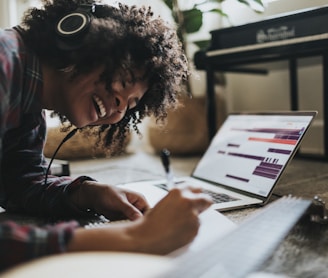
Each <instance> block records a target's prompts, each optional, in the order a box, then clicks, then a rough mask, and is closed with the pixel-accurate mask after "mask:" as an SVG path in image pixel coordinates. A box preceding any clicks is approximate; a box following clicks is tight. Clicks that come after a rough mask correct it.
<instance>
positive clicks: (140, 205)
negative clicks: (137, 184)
mask: <svg viewBox="0 0 328 278" xmlns="http://www.w3.org/2000/svg"><path fill="white" fill-rule="evenodd" d="M126 198H127V200H128V202H129V203H130V204H132V205H133V206H134V207H136V208H137V209H138V210H139V211H140V212H142V213H145V212H146V211H148V210H149V209H150V205H149V203H148V202H147V200H146V198H144V197H143V196H139V195H136V194H129V193H127V194H126Z"/></svg>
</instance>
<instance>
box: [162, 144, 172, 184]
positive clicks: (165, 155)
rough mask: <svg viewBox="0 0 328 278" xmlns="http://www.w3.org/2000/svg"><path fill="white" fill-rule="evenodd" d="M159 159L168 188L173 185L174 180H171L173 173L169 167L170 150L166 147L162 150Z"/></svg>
mask: <svg viewBox="0 0 328 278" xmlns="http://www.w3.org/2000/svg"><path fill="white" fill-rule="evenodd" d="M161 159H162V164H163V166H164V170H165V174H166V187H167V189H168V190H170V189H172V188H173V186H174V181H173V174H172V171H171V168H170V151H169V150H168V149H163V150H162V152H161Z"/></svg>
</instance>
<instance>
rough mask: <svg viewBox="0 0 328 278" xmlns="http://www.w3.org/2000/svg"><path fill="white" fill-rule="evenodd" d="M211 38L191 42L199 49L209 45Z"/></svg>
mask: <svg viewBox="0 0 328 278" xmlns="http://www.w3.org/2000/svg"><path fill="white" fill-rule="evenodd" d="M210 42H211V40H202V41H194V42H192V43H194V44H196V45H197V46H198V47H199V48H200V49H206V48H207V47H208V46H209V45H210Z"/></svg>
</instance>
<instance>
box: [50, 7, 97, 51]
mask: <svg viewBox="0 0 328 278" xmlns="http://www.w3.org/2000/svg"><path fill="white" fill-rule="evenodd" d="M100 7H103V5H97V4H95V3H93V4H90V5H80V6H79V7H78V8H77V9H76V10H75V11H73V12H71V13H69V14H67V15H65V16H63V17H62V18H60V19H59V20H58V22H57V25H56V35H57V37H56V44H57V47H58V48H59V49H61V50H75V49H78V48H80V47H81V46H82V42H83V38H84V36H85V35H86V33H87V31H88V29H89V27H90V24H91V21H92V18H93V17H97V16H96V12H97V9H99V8H100Z"/></svg>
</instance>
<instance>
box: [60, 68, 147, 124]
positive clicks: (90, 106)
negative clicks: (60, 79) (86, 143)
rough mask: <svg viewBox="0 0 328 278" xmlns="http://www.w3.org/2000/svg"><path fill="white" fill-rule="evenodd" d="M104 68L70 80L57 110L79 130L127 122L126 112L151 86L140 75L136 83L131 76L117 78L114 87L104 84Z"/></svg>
mask: <svg viewBox="0 0 328 278" xmlns="http://www.w3.org/2000/svg"><path fill="white" fill-rule="evenodd" d="M102 72H103V68H98V69H97V70H95V71H93V72H92V73H90V74H85V75H80V76H78V77H77V78H75V79H73V80H69V81H68V80H67V82H66V86H64V90H63V93H62V94H61V97H62V100H59V101H60V105H57V106H60V107H58V108H57V109H56V111H58V112H59V113H61V114H63V115H65V116H66V117H67V118H68V120H69V121H70V122H71V123H72V124H73V125H75V126H76V127H85V126H88V125H102V124H115V123H117V122H119V121H120V120H122V119H123V117H124V115H125V113H126V111H127V110H128V109H132V108H134V107H136V105H137V104H138V102H139V101H140V99H141V98H142V97H143V96H144V94H145V93H146V91H147V90H148V84H147V82H146V81H145V80H142V79H141V78H140V77H141V74H140V73H139V72H136V73H135V75H136V78H135V79H136V80H137V81H135V82H133V79H132V76H130V75H128V74H127V75H125V76H121V75H116V76H114V78H113V82H112V84H111V88H108V89H107V88H106V83H105V82H103V81H100V75H101V73H102Z"/></svg>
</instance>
